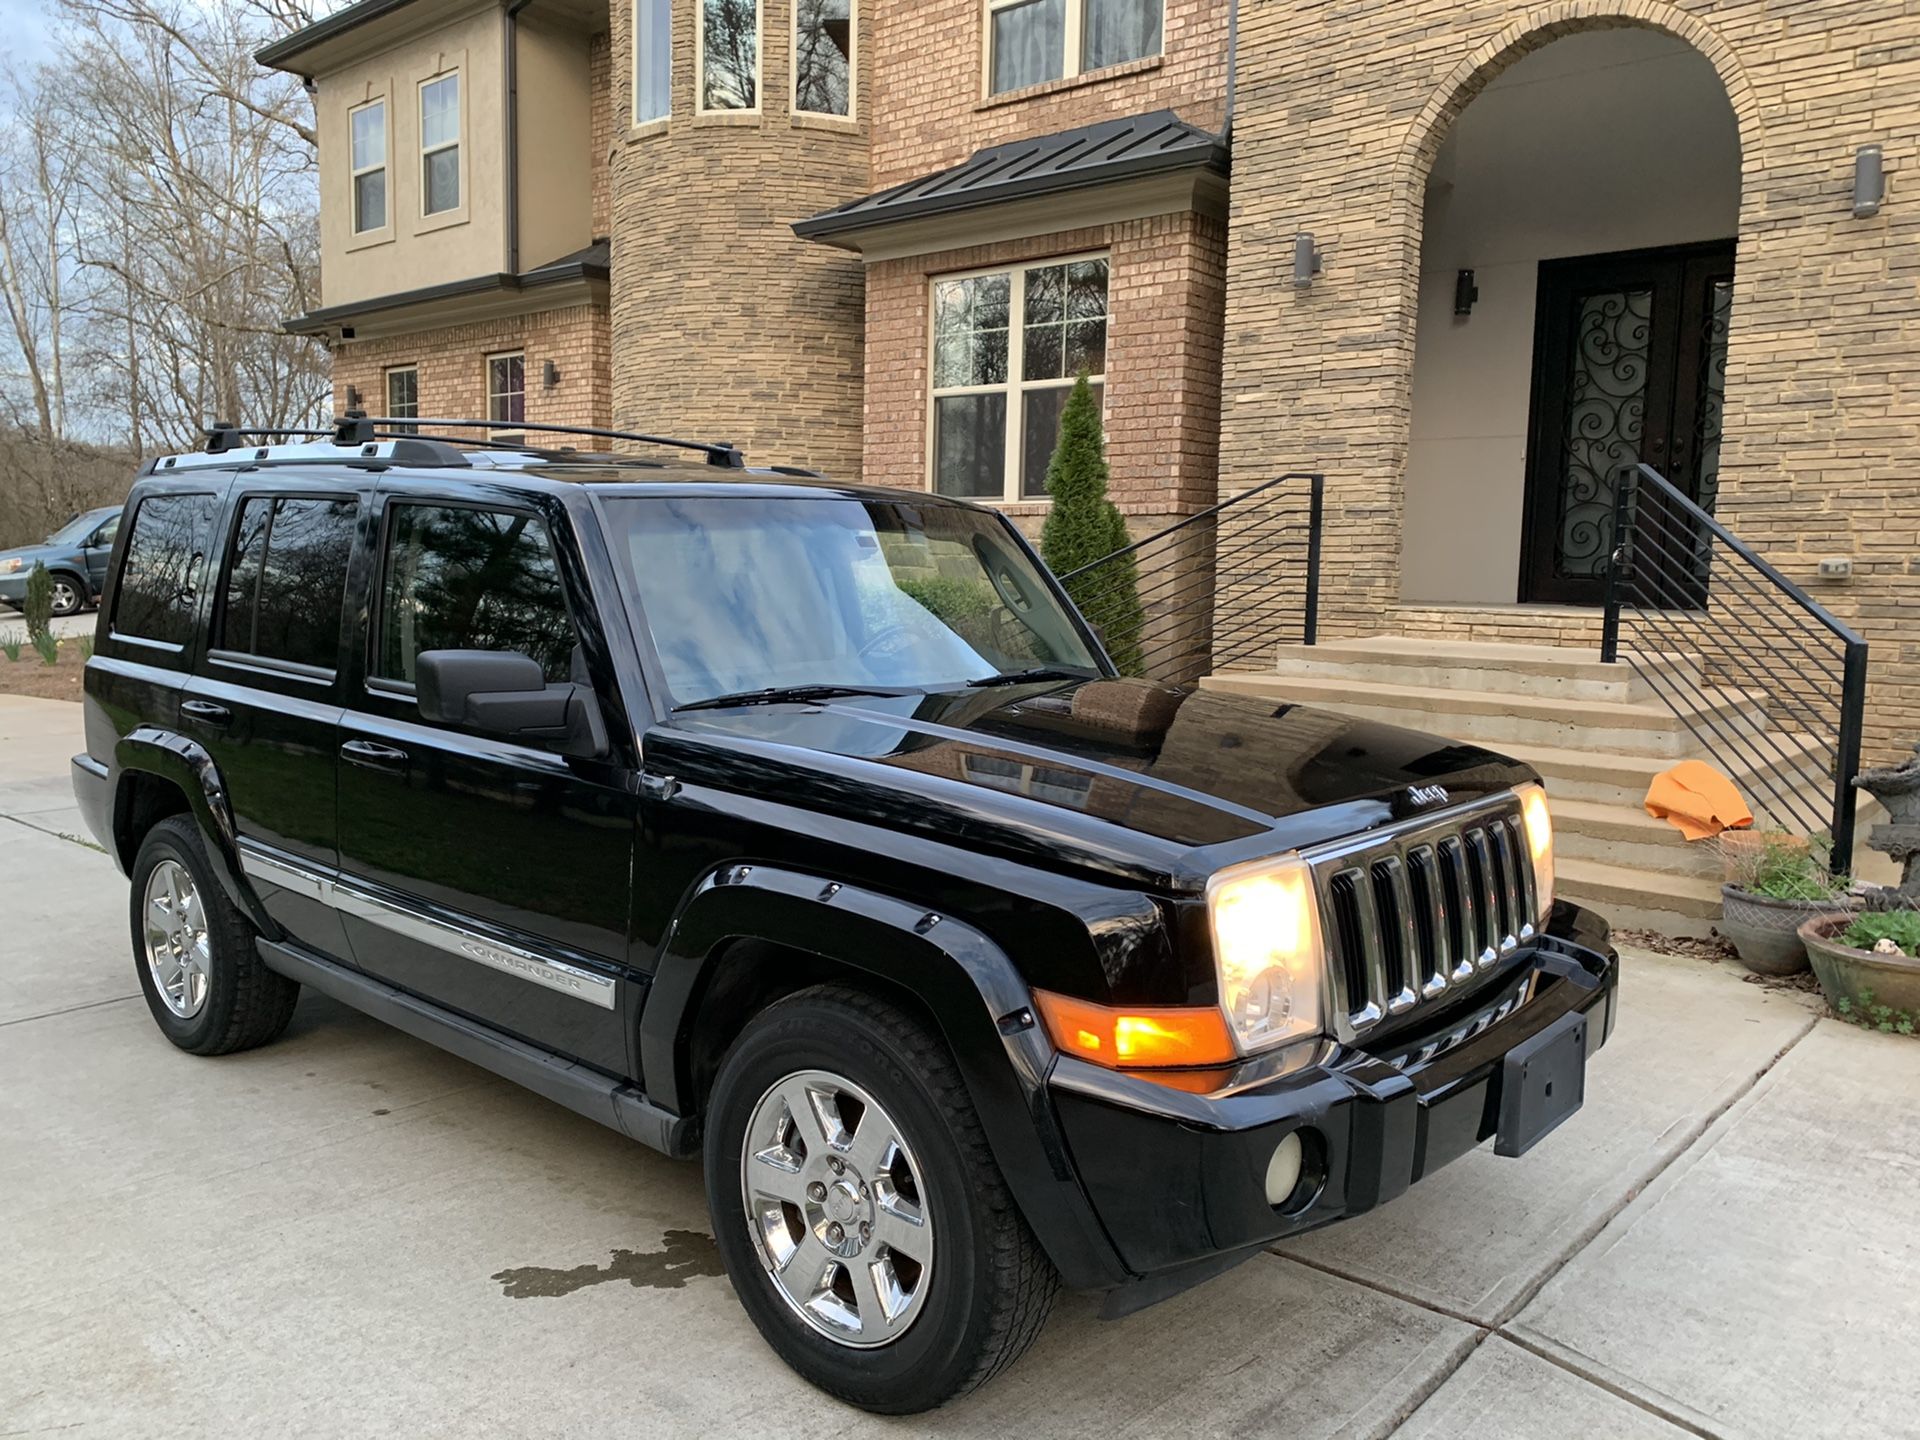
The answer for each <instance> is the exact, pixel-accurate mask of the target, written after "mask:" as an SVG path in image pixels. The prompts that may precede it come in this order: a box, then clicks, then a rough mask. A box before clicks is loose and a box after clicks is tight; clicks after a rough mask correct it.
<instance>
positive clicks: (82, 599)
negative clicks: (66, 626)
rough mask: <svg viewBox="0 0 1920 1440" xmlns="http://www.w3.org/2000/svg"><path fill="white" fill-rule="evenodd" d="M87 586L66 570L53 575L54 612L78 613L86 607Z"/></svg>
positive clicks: (58, 613) (56, 613) (60, 613)
mask: <svg viewBox="0 0 1920 1440" xmlns="http://www.w3.org/2000/svg"><path fill="white" fill-rule="evenodd" d="M86 604H87V587H86V585H85V583H84V582H82V581H80V580H76V579H75V578H74V577H73V576H71V575H68V574H66V573H65V572H64V571H63V572H61V573H59V574H56V575H55V576H54V577H53V613H54V614H55V615H78V614H79V613H80V612H81V610H83V609H85V608H86Z"/></svg>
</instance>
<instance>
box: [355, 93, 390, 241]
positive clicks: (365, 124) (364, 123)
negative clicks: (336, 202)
mask: <svg viewBox="0 0 1920 1440" xmlns="http://www.w3.org/2000/svg"><path fill="white" fill-rule="evenodd" d="M352 125H353V233H354V234H356V235H360V234H364V233H365V232H367V231H369V230H383V229H385V228H386V224H387V102H386V101H384V100H376V101H374V102H373V103H372V104H371V105H362V106H361V107H360V108H359V109H358V110H355V111H354V112H353V119H352Z"/></svg>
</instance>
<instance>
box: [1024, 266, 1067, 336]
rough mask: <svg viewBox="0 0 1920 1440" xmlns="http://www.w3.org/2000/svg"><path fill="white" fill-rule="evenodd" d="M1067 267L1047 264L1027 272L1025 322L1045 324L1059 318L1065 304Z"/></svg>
mask: <svg viewBox="0 0 1920 1440" xmlns="http://www.w3.org/2000/svg"><path fill="white" fill-rule="evenodd" d="M1066 290H1067V267H1066V266H1064V265H1048V266H1046V267H1044V268H1042V269H1039V270H1029V271H1028V272H1027V303H1026V315H1027V324H1029V325H1045V324H1048V323H1049V322H1051V321H1055V320H1058V319H1060V318H1061V314H1062V310H1063V308H1064V307H1065V305H1066Z"/></svg>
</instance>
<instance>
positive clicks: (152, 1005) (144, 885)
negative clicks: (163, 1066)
mask: <svg viewBox="0 0 1920 1440" xmlns="http://www.w3.org/2000/svg"><path fill="white" fill-rule="evenodd" d="M132 880H133V889H132V895H131V907H132V917H131V918H132V921H133V964H134V969H135V970H136V971H137V972H138V974H139V977H140V992H141V994H143V995H145V996H146V999H147V1009H148V1010H150V1011H152V1012H153V1020H154V1023H155V1024H156V1025H158V1026H159V1027H160V1031H161V1033H162V1034H163V1035H165V1036H166V1037H167V1039H169V1040H171V1041H172V1042H173V1043H174V1044H175V1045H177V1046H179V1047H180V1048H181V1049H182V1050H185V1051H187V1052H188V1053H189V1054H192V1055H228V1054H231V1053H233V1052H234V1051H236V1050H250V1049H252V1048H253V1047H254V1046H256V1045H264V1044H266V1043H267V1042H268V1041H269V1040H273V1039H276V1038H277V1037H278V1036H279V1035H280V1032H281V1031H283V1030H285V1029H286V1028H287V1022H288V1021H289V1020H291V1019H292V1018H293V1006H294V1002H295V1001H297V1000H298V999H299V998H300V987H299V986H298V985H297V984H295V983H294V982H293V981H291V980H289V979H287V978H286V977H285V976H284V975H280V974H276V973H275V972H274V971H272V970H269V969H268V968H267V967H266V966H265V965H264V964H262V963H261V960H260V952H259V951H258V950H257V949H255V947H254V940H255V931H254V928H253V926H252V924H251V923H250V922H249V921H248V920H247V917H246V916H245V915H244V914H242V913H241V911H240V909H239V907H238V906H236V905H235V904H234V903H233V901H231V900H230V899H228V898H227V892H226V891H225V890H223V889H222V888H221V887H220V882H219V880H218V879H217V878H216V877H215V875H214V872H213V865H212V862H210V861H209V860H208V859H207V852H206V847H205V842H204V841H202V840H201V838H200V831H199V830H198V828H196V827H195V825H194V824H193V822H192V821H191V820H189V819H188V818H187V817H186V816H184V815H175V816H172V817H171V818H169V819H166V820H162V821H161V822H160V823H159V824H158V825H155V826H154V827H153V829H151V830H149V831H148V832H147V836H146V839H144V840H142V841H141V842H140V851H139V853H138V854H137V855H136V856H135V857H134V862H133V871H132Z"/></svg>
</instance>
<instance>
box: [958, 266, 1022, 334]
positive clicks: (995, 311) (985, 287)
mask: <svg viewBox="0 0 1920 1440" xmlns="http://www.w3.org/2000/svg"><path fill="white" fill-rule="evenodd" d="M967 294H968V296H969V298H970V299H971V300H972V302H973V307H972V319H971V323H972V325H973V328H974V329H976V330H1004V329H1006V328H1007V312H1008V306H1009V305H1010V303H1011V301H1012V296H1013V277H1012V276H1011V275H978V276H975V277H974V278H973V279H971V280H969V281H967Z"/></svg>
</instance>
